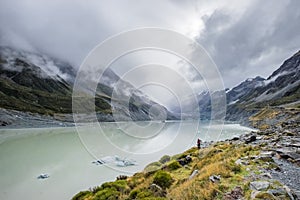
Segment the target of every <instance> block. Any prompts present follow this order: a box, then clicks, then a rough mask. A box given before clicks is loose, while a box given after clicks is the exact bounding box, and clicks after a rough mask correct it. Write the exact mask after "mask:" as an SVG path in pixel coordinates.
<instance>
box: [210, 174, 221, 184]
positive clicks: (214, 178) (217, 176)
mask: <svg viewBox="0 0 300 200" xmlns="http://www.w3.org/2000/svg"><path fill="white" fill-rule="evenodd" d="M209 180H210V181H211V182H213V183H216V182H219V181H220V180H221V176H220V175H212V176H210V177H209Z"/></svg>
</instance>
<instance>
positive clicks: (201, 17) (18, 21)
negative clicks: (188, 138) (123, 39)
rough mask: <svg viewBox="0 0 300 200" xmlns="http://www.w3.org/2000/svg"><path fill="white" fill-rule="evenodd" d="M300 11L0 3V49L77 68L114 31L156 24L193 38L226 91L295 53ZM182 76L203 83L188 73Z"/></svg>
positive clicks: (28, 0) (46, 0)
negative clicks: (47, 57) (32, 54)
mask: <svg viewBox="0 0 300 200" xmlns="http://www.w3.org/2000/svg"><path fill="white" fill-rule="evenodd" d="M299 7H300V1H298V0H289V1H288V0H287V1H285V0H278V1H276V3H275V2H274V1H261V0H260V1H259V0H256V1H252V0H249V1H240V0H230V1H229V2H228V1H226V2H225V1H224V2H222V1H205V0H199V1H192V0H191V1H179V0H170V1H167V0H166V1H161V0H157V1H143V0H141V1H140V0H138V1H117V0H107V1H105V0H104V1H97V0H91V1H88V2H87V1H83V0H64V1H61V0H43V1H36V0H22V1H19V0H1V1H0V44H1V45H9V46H14V47H17V48H21V49H25V50H30V51H36V52H42V53H46V54H49V55H51V56H54V57H57V58H60V59H63V60H66V61H68V62H70V63H71V64H73V65H74V66H76V67H78V66H79V65H80V64H81V62H82V61H83V59H84V58H85V57H86V55H87V54H88V53H89V51H90V50H91V49H93V48H94V47H95V46H96V45H97V44H99V43H100V42H102V41H103V40H105V39H106V38H108V37H110V36H111V35H113V34H117V33H119V32H121V31H126V30H128V29H134V28H139V27H149V26H151V27H162V28H167V29H172V30H175V31H178V32H180V33H183V34H185V35H187V36H189V37H195V38H196V39H197V41H198V42H199V43H200V44H201V45H203V46H204V47H205V49H207V51H208V53H209V54H210V55H211V56H212V58H213V60H214V61H215V62H216V64H217V66H218V67H219V69H220V72H221V74H222V76H223V78H224V82H225V86H226V87H232V86H234V85H236V84H238V83H239V82H241V81H243V80H244V79H246V78H248V77H254V76H256V75H261V76H265V77H266V76H267V75H269V74H270V73H271V72H272V71H273V70H275V69H276V68H277V67H279V65H280V64H281V63H282V62H283V60H284V59H286V58H288V57H289V56H290V55H292V54H293V53H294V52H296V51H297V50H298V49H299V45H300V35H299V31H300V30H299V29H300V26H299V21H300V10H299ZM145 57H146V56H145ZM161 57H162V58H161V59H162V60H163V59H164V58H163V56H161ZM139 59H141V60H140V61H139V63H143V62H144V61H145V60H146V59H145V60H143V58H142V57H140V58H139ZM147 62H148V60H147ZM127 63H131V62H130V61H127ZM133 63H134V62H133ZM162 63H164V62H162ZM123 71H124V69H123ZM125 71H126V70H125ZM179 72H180V70H179ZM181 72H182V69H181ZM182 74H184V75H185V76H189V77H187V79H192V80H195V81H196V82H195V85H198V87H200V86H199V85H201V84H202V83H201V81H199V79H197V77H196V78H195V77H194V75H193V74H190V73H189V72H186V73H182ZM160 75H161V76H163V74H160ZM143 76H144V77H143V78H144V79H145V80H147V77H146V76H147V74H145V75H143ZM149 77H150V76H149ZM139 78H141V77H139ZM195 87H196V86H195ZM199 92H200V91H199Z"/></svg>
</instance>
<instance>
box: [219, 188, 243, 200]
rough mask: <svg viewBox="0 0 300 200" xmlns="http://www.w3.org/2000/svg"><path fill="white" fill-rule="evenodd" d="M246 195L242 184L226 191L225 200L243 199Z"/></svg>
mask: <svg viewBox="0 0 300 200" xmlns="http://www.w3.org/2000/svg"><path fill="white" fill-rule="evenodd" d="M243 196H244V192H243V189H242V188H241V187H240V186H237V187H235V188H234V189H233V190H232V191H231V192H227V193H225V195H224V196H223V200H236V199H242V198H243Z"/></svg>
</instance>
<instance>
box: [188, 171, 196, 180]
mask: <svg viewBox="0 0 300 200" xmlns="http://www.w3.org/2000/svg"><path fill="white" fill-rule="evenodd" d="M197 174H198V170H197V169H195V170H194V171H193V173H192V174H191V175H190V177H189V180H191V179H192V178H194V177H195V176H196V175H197Z"/></svg>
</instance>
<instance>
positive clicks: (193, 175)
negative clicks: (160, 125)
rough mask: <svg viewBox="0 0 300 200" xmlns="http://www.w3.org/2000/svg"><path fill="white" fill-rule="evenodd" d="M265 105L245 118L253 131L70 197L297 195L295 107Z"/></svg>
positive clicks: (299, 155) (299, 134) (299, 148)
mask: <svg viewBox="0 0 300 200" xmlns="http://www.w3.org/2000/svg"><path fill="white" fill-rule="evenodd" d="M266 109H267V110H266ZM266 109H263V110H261V112H259V113H257V114H256V115H255V116H253V117H252V118H251V119H250V120H249V123H250V124H252V126H253V127H255V128H257V129H258V131H252V132H250V133H248V134H245V135H242V136H235V137H233V138H232V139H229V140H225V141H220V142H205V143H203V144H202V148H201V149H200V150H198V149H197V148H192V149H190V150H188V151H186V152H184V153H182V154H178V155H175V156H164V157H162V158H161V159H160V160H159V161H158V162H154V163H150V164H149V165H148V166H147V167H146V168H145V169H144V171H143V172H140V173H136V174H134V175H133V176H132V177H127V176H120V177H122V179H120V178H119V177H118V178H117V180H116V181H114V182H109V183H104V184H102V185H101V186H97V187H95V188H92V189H90V190H89V191H82V192H80V193H78V194H77V195H76V196H74V197H73V199H74V200H84V199H89V200H90V199H105V198H106V199H107V198H109V199H195V198H196V199H224V200H234V199H275V200H276V199H290V200H296V199H300V179H299V176H300V127H299V124H300V120H299V118H300V114H299V110H298V109H297V110H295V109H286V108H266ZM278 109H279V110H280V112H277V110H278ZM274 110H275V111H274ZM266 113H267V114H266ZM274 113H275V114H274ZM187 160H189V162H186V161H187ZM157 176H164V178H162V180H161V182H159V181H156V182H155V180H156V178H157ZM166 182H167V183H168V185H167V187H165V186H166V185H164V184H165V183H166Z"/></svg>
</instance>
